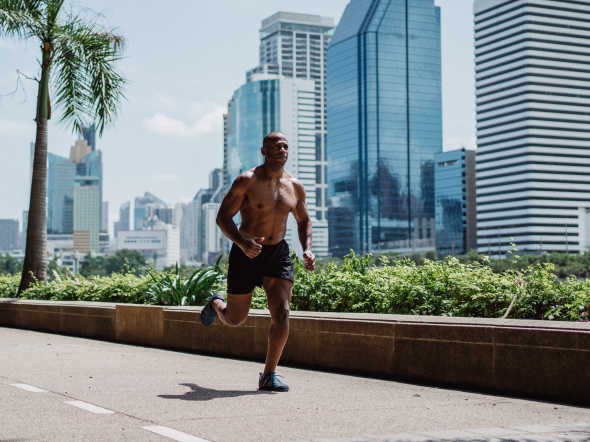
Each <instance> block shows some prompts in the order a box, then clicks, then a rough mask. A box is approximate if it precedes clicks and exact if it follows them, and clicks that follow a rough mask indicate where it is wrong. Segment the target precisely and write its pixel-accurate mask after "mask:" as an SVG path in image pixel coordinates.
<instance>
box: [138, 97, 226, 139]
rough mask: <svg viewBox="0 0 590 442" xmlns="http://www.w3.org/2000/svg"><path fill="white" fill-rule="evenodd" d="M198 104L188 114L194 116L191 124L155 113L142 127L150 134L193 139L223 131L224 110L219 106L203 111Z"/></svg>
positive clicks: (192, 106)
mask: <svg viewBox="0 0 590 442" xmlns="http://www.w3.org/2000/svg"><path fill="white" fill-rule="evenodd" d="M198 106H200V105H198V104H192V105H191V107H190V113H194V114H196V118H195V119H194V121H192V122H186V121H183V120H180V119H177V118H174V117H170V116H168V115H166V114H165V113H163V112H157V113H155V114H154V115H153V116H152V117H150V118H146V119H145V120H144V121H143V125H144V127H145V128H146V129H148V130H149V131H151V132H154V133H157V134H160V135H171V136H176V137H195V136H199V135H210V134H214V133H216V132H220V131H221V130H222V129H223V113H224V111H225V108H224V107H222V106H219V105H213V106H208V108H207V109H208V110H207V111H204V109H203V107H202V106H201V107H198Z"/></svg>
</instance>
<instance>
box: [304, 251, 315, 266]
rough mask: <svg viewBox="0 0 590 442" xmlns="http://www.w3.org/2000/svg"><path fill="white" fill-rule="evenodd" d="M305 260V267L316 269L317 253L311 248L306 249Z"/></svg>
mask: <svg viewBox="0 0 590 442" xmlns="http://www.w3.org/2000/svg"><path fill="white" fill-rule="evenodd" d="M303 260H304V261H305V268H306V269H307V270H314V269H315V255H314V254H313V253H312V252H311V250H306V251H305V252H303Z"/></svg>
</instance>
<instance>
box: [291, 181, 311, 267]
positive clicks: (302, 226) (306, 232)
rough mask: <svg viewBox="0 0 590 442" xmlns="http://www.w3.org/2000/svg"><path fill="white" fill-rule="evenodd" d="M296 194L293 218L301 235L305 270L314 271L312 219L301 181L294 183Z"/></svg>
mask: <svg viewBox="0 0 590 442" xmlns="http://www.w3.org/2000/svg"><path fill="white" fill-rule="evenodd" d="M294 186H295V193H296V195H297V205H296V206H295V209H294V210H293V216H294V217H295V221H297V232H298V233H299V242H300V243H301V247H303V259H304V260H305V268H306V269H307V270H313V269H314V268H315V256H314V254H313V252H312V251H311V219H310V218H309V212H308V211H307V205H306V204H305V189H304V188H303V184H301V183H300V182H299V181H295V182H294Z"/></svg>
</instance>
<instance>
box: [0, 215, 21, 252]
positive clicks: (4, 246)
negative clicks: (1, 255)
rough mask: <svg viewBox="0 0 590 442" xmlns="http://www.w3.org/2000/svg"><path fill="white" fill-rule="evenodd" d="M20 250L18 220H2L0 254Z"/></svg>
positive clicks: (0, 221)
mask: <svg viewBox="0 0 590 442" xmlns="http://www.w3.org/2000/svg"><path fill="white" fill-rule="evenodd" d="M17 248H18V220H17V219H0V252H11V251H13V250H16V249H17Z"/></svg>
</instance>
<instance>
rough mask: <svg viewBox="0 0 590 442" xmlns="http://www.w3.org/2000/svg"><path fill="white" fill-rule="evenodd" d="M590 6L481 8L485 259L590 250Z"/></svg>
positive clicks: (537, 1) (534, 1)
mask: <svg viewBox="0 0 590 442" xmlns="http://www.w3.org/2000/svg"><path fill="white" fill-rule="evenodd" d="M588 23H590V5H589V4H588V2H586V1H563V0H555V1H542V0H518V1H512V2H507V1H504V0H476V1H475V3H474V24H475V73H476V100H477V101H476V109H477V242H478V250H479V251H480V252H482V253H490V254H499V255H504V254H505V253H506V251H507V250H509V249H511V248H512V243H514V245H515V246H516V247H517V248H518V250H519V252H520V253H539V252H542V251H559V252H570V253H571V252H576V253H577V252H582V251H584V250H587V249H589V248H590V181H589V180H588V178H587V177H588V175H590V149H589V148H588V141H589V140H590V137H589V134H590V117H589V115H588V104H590V101H589V99H588V97H589V96H590V95H589V94H588V89H589V87H590V76H589V74H588V72H589V71H588V65H589V63H590V26H589V25H588Z"/></svg>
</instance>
